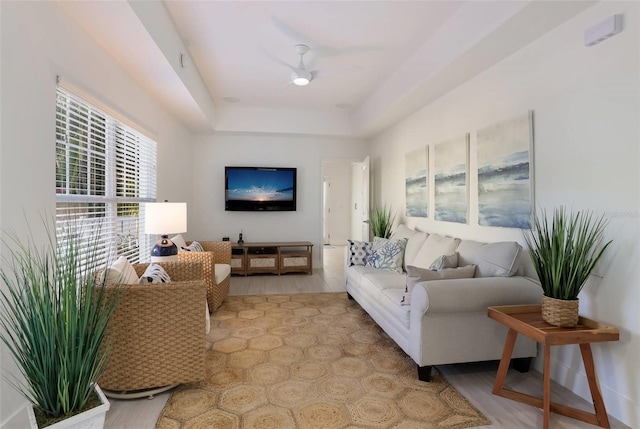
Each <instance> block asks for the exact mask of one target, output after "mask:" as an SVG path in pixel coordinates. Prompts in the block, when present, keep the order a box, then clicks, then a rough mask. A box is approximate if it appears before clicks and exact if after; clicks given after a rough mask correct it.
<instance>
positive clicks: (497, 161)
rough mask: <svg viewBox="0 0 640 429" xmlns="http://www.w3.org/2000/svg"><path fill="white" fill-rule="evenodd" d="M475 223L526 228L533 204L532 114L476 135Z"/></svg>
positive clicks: (485, 129) (505, 122)
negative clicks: (476, 188)
mask: <svg viewBox="0 0 640 429" xmlns="http://www.w3.org/2000/svg"><path fill="white" fill-rule="evenodd" d="M477 142H478V223H479V224H480V225H483V226H501V227H507V228H529V226H530V225H531V216H532V208H533V206H534V201H533V183H534V181H533V112H532V111H531V112H529V113H528V114H526V115H523V116H518V117H516V118H512V119H509V120H506V121H504V122H500V123H497V124H494V125H491V126H489V127H486V128H484V129H481V130H479V131H478V132H477Z"/></svg>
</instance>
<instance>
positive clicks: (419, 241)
mask: <svg viewBox="0 0 640 429" xmlns="http://www.w3.org/2000/svg"><path fill="white" fill-rule="evenodd" d="M428 236H429V234H427V233H426V232H421V231H416V230H413V229H411V228H408V227H407V226H405V225H399V226H398V229H396V231H395V232H394V233H393V235H392V236H391V238H395V239H400V238H406V239H407V247H406V248H405V250H404V261H403V264H402V267H403V268H405V269H406V267H407V265H411V264H413V260H414V259H415V258H416V255H417V254H418V252H419V251H420V248H421V247H422V245H423V244H424V242H425V240H426V239H427V237H428Z"/></svg>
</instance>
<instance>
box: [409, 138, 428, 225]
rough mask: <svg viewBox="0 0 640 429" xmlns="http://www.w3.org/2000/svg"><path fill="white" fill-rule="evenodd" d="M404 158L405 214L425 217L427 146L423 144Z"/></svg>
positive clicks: (426, 205)
mask: <svg viewBox="0 0 640 429" xmlns="http://www.w3.org/2000/svg"><path fill="white" fill-rule="evenodd" d="M405 160H406V162H405V186H406V208H407V216H409V217H427V215H428V213H429V192H428V187H427V184H428V181H427V169H428V165H429V162H428V160H429V152H428V147H427V146H424V147H422V148H420V149H416V150H414V151H412V152H409V153H407V154H406V156H405Z"/></svg>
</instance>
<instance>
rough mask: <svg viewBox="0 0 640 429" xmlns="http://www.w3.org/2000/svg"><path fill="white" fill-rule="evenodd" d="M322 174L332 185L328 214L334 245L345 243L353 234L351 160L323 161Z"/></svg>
mask: <svg viewBox="0 0 640 429" xmlns="http://www.w3.org/2000/svg"><path fill="white" fill-rule="evenodd" d="M322 173H323V174H322V175H323V176H324V178H325V180H327V181H328V182H329V183H330V185H331V190H330V192H329V208H330V209H331V213H329V216H327V221H328V222H327V226H328V229H329V235H330V237H329V238H330V241H329V244H332V245H342V246H343V245H345V244H346V241H347V240H348V239H349V238H350V236H351V210H350V208H351V161H349V160H343V161H326V162H323V163H322Z"/></svg>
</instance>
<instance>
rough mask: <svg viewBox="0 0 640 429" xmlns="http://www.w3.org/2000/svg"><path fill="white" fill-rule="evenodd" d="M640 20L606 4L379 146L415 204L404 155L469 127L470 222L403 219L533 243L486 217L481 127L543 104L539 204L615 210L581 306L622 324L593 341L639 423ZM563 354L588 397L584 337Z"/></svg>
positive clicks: (629, 7)
mask: <svg viewBox="0 0 640 429" xmlns="http://www.w3.org/2000/svg"><path fill="white" fill-rule="evenodd" d="M615 13H624V21H625V23H624V31H623V32H622V33H621V34H619V35H617V36H615V37H613V38H611V39H609V40H607V41H605V42H603V43H601V44H599V45H596V46H594V47H591V48H587V47H584V46H583V41H582V39H583V33H584V30H585V29H586V28H589V27H591V26H592V25H594V24H596V23H598V22H600V21H601V20H603V19H605V18H607V17H609V16H611V15H613V14H615ZM639 18H640V14H639V4H638V3H636V2H602V3H598V4H596V5H595V6H593V7H591V8H589V9H587V10H586V11H585V12H583V13H582V14H580V15H578V16H576V17H575V18H574V19H571V20H570V21H568V22H566V23H565V24H563V25H562V26H560V27H558V28H557V29H555V30H554V31H552V32H550V33H549V34H547V35H546V36H544V37H542V38H540V39H538V40H537V41H535V42H534V43H532V44H530V45H528V46H527V47H525V48H523V49H522V50H520V51H518V52H516V53H514V54H513V55H511V56H510V57H509V58H507V59H505V60H504V61H502V62H501V63H499V64H497V65H496V66H494V67H492V68H490V69H488V70H487V71H486V72H484V73H482V74H481V75H479V76H477V77H475V78H473V79H472V80H470V81H468V82H467V83H465V84H464V85H462V86H460V87H458V88H457V89H456V90H454V91H452V92H450V93H449V94H447V95H445V96H443V97H442V98H440V99H439V100H437V101H436V102H434V103H432V104H430V105H428V106H426V107H424V108H423V109H422V110H420V111H419V112H417V113H416V114H414V115H412V116H411V117H409V118H406V119H405V120H403V121H402V122H401V123H399V124H398V125H397V126H394V127H393V128H392V129H389V130H387V131H386V132H384V133H383V134H382V135H379V136H377V137H376V138H375V139H374V142H373V147H372V161H373V164H372V165H373V167H372V171H373V176H374V182H375V189H376V194H377V195H376V200H377V201H382V202H388V203H391V204H393V205H394V207H395V208H396V209H397V210H398V211H399V212H404V203H405V201H404V195H405V193H404V156H405V153H407V152H408V151H410V150H412V149H415V148H417V147H420V146H422V145H433V144H435V143H438V142H441V141H445V140H448V139H450V138H454V137H457V136H461V135H463V134H464V133H465V132H470V133H471V153H470V167H471V178H470V179H471V183H470V190H471V192H470V194H471V197H470V207H471V210H470V212H471V213H470V221H469V224H467V225H461V224H454V223H449V222H436V221H434V220H433V208H431V210H430V218H429V219H418V218H409V219H404V221H406V223H407V224H409V225H411V226H413V227H417V228H419V229H424V230H427V231H434V232H440V233H445V234H449V235H455V236H459V237H463V238H470V239H477V240H485V241H497V240H517V241H519V242H521V243H523V239H522V232H521V231H520V230H515V229H506V228H489V227H480V226H478V210H477V191H476V190H477V174H475V172H476V159H477V157H476V138H475V132H476V131H477V130H478V129H481V128H483V127H485V126H487V125H490V124H493V123H495V122H498V121H501V120H503V119H506V118H509V117H512V116H514V115H519V114H524V113H525V112H527V111H528V110H530V109H532V110H534V111H535V119H534V133H535V144H534V145H535V150H534V151H535V198H536V204H537V206H539V207H545V208H552V207H554V206H557V205H560V204H565V205H568V206H570V207H574V208H576V209H591V210H594V212H595V213H596V214H605V215H606V216H607V217H608V218H609V220H610V224H609V227H608V229H607V236H608V237H609V238H611V239H613V240H614V243H613V245H612V246H613V247H612V248H611V249H610V251H609V253H608V255H607V257H606V260H605V261H604V263H603V264H601V265H600V266H599V267H598V269H597V270H596V271H597V272H596V274H598V275H599V276H601V277H602V278H601V279H598V278H597V277H593V278H592V279H591V280H590V281H589V282H588V284H587V285H586V286H585V289H584V290H583V292H582V294H581V295H580V311H581V313H582V314H583V315H585V316H587V317H592V318H595V319H597V320H601V321H603V322H606V323H610V324H612V325H615V326H618V327H620V331H621V333H620V341H619V342H616V343H603V344H594V345H593V351H594V356H595V362H596V367H597V371H598V374H599V376H600V384H601V387H602V390H603V395H604V398H605V403H606V406H607V411H608V412H609V413H610V414H612V415H613V416H615V417H616V418H618V419H620V420H622V421H623V422H624V423H626V424H628V425H630V426H631V427H640V371H638V370H637V368H638V361H639V359H640V324H639V323H638V307H639V306H640V287H638V286H639V282H640V280H639V279H640V270H639V269H638V260H640V251H639V240H638V238H639V237H640V230H639V222H640V220H639V208H640V173H639V166H640V163H639V161H640V152H639V150H640V145H639V141H640V127H639V126H638V123H639V121H638V119H639V118H640V43H639V41H640V33H639V31H638V25H639V24H640V23H639ZM431 168H433V160H432V159H431ZM431 189H433V177H431ZM430 201H431V202H432V201H433V196H431V199H430ZM552 356H553V357H552V359H553V361H552V363H551V368H552V371H553V374H552V377H553V378H554V379H555V380H557V381H559V382H560V383H561V384H563V385H564V386H566V387H568V388H569V389H571V390H573V391H575V392H577V393H578V394H580V395H581V396H583V397H585V398H587V399H589V398H590V394H589V390H588V386H587V382H586V377H585V375H584V369H583V366H582V362H581V359H580V353H579V351H578V349H577V346H568V347H558V348H554V350H553V355H552ZM540 361H541V359H538V362H537V363H536V366H537V368H538V369H540V368H541V362H540Z"/></svg>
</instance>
